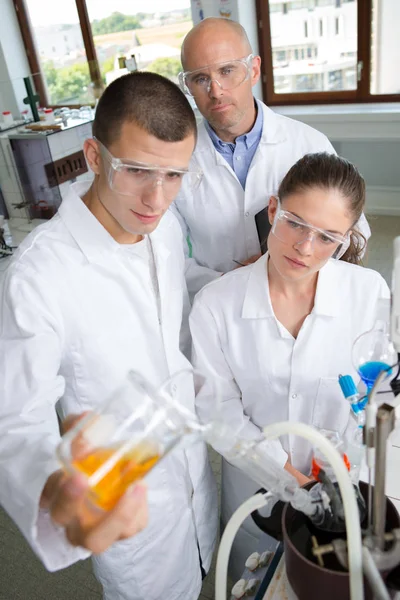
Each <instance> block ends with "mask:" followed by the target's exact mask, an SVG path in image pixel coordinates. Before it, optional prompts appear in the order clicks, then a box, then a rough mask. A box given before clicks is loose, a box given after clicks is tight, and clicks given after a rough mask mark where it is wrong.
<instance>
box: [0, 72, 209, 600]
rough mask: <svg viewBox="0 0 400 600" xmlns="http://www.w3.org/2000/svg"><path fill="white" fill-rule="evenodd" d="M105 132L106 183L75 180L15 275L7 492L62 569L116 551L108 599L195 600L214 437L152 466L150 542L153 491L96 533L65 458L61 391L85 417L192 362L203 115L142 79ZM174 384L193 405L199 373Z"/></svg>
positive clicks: (120, 89) (118, 100)
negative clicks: (188, 271) (186, 201)
mask: <svg viewBox="0 0 400 600" xmlns="http://www.w3.org/2000/svg"><path fill="white" fill-rule="evenodd" d="M160 98H162V107H159V100H160ZM93 134H94V137H93V139H90V140H87V141H86V142H85V144H84V152H85V156H86V160H87V162H88V164H89V166H90V168H91V169H92V171H93V172H94V181H93V183H92V185H90V187H89V186H88V185H84V184H75V185H74V186H72V188H71V192H70V194H69V196H68V197H67V198H66V199H65V200H64V201H63V203H62V205H61V207H60V209H59V211H58V214H57V215H56V216H55V217H54V218H53V219H52V220H51V221H49V222H48V223H47V224H45V225H43V226H41V227H38V228H37V229H36V230H35V231H34V232H33V233H32V234H31V235H30V236H28V238H27V239H26V240H25V241H24V243H23V244H22V245H21V246H20V248H19V251H18V252H17V254H16V256H15V258H14V260H13V262H12V263H11V265H10V267H9V268H8V270H7V272H6V275H5V279H4V282H3V289H2V294H1V299H0V310H1V323H0V373H1V374H2V376H1V379H0V397H1V405H0V481H1V486H0V502H1V504H3V506H4V507H5V509H6V510H7V512H8V513H9V514H10V515H11V517H12V518H13V519H14V520H15V521H16V522H17V524H18V525H19V527H20V528H21V530H22V532H23V533H24V535H25V537H26V538H27V540H28V541H29V542H30V544H31V546H32V547H33V549H34V550H35V551H36V553H37V554H38V556H39V557H40V558H41V559H42V560H43V562H44V563H45V565H46V566H47V568H48V569H49V570H55V569H60V568H63V567H65V566H67V565H69V564H71V563H72V562H74V561H76V560H78V559H79V558H81V557H83V556H87V555H88V552H87V551H85V550H83V549H82V547H84V548H87V549H88V550H89V551H93V552H95V553H98V552H103V551H104V550H106V548H109V549H108V550H107V551H105V552H104V553H103V554H100V555H98V556H96V557H94V569H95V573H96V575H97V577H98V579H99V580H100V582H101V583H102V584H103V587H104V594H105V598H106V599H107V600H161V599H164V598H168V600H195V599H196V598H197V597H198V595H199V593H200V588H201V580H202V574H204V572H205V571H207V570H208V568H209V565H210V560H211V555H212V551H213V546H214V542H215V537H216V525H217V523H216V521H217V508H216V494H215V487H214V482H213V480H212V473H211V470H210V467H209V464H208V459H207V452H206V448H205V445H204V444H198V445H196V446H193V447H190V448H187V449H177V450H175V451H174V452H173V453H171V455H170V456H169V457H167V458H166V459H165V460H163V461H162V462H161V463H160V464H159V465H158V466H157V467H156V468H155V469H154V471H153V472H152V473H151V474H150V477H149V491H148V502H149V523H148V526H147V527H146V528H145V529H144V530H143V531H141V532H140V533H138V534H137V535H136V536H135V537H134V538H131V537H129V536H131V535H132V534H133V533H136V532H137V531H138V530H139V529H141V528H143V525H144V524H145V520H146V519H145V514H143V513H144V500H143V492H141V491H140V489H139V492H133V493H132V492H130V493H129V492H128V493H127V495H126V496H125V497H124V498H123V499H122V501H121V505H118V506H117V507H116V509H115V510H114V511H112V512H111V513H110V514H108V515H107V516H106V517H105V518H104V519H103V520H102V521H101V522H100V524H98V525H97V526H96V527H94V528H93V529H91V530H89V531H87V530H86V529H84V527H83V524H82V523H81V522H80V519H79V514H80V511H79V509H80V508H81V507H82V503H83V502H84V501H85V496H86V491H87V490H86V486H85V484H84V482H82V480H81V479H80V478H74V479H67V480H65V478H63V476H62V474H60V472H59V463H58V462H57V460H56V447H57V445H58V443H59V439H60V437H59V431H58V425H57V419H56V412H55V405H56V403H57V402H58V407H57V408H58V409H59V412H60V413H61V414H62V416H63V417H65V416H67V415H71V414H80V413H83V412H85V411H90V410H92V409H95V408H97V407H100V406H101V405H102V404H103V403H104V402H105V400H107V399H108V398H110V396H111V395H112V394H113V393H114V392H115V390H116V389H118V388H119V387H120V386H121V385H123V384H124V382H126V383H127V374H128V372H129V371H130V370H134V371H136V372H138V373H140V375H141V376H142V377H143V378H144V379H145V380H147V381H149V382H150V383H151V384H152V385H153V386H156V387H157V386H159V385H161V384H162V383H163V382H164V381H166V380H167V379H168V378H169V377H171V376H172V375H173V374H174V373H177V372H179V371H182V370H185V369H186V370H187V369H190V364H189V362H188V361H187V359H186V358H185V356H184V355H183V354H182V352H181V350H180V338H181V339H182V336H181V324H182V310H183V304H184V297H185V294H186V296H187V292H186V288H185V287H184V256H183V252H182V239H181V230H180V227H179V224H178V223H177V221H176V219H175V217H174V216H173V215H172V214H171V213H170V212H169V211H168V212H167V209H168V207H169V205H170V203H171V202H172V200H173V198H174V197H175V195H176V193H177V192H178V190H179V187H180V185H181V182H182V180H185V179H186V178H188V179H190V180H191V181H192V183H194V184H195V183H196V181H197V180H198V178H199V174H198V173H197V172H190V171H188V165H189V161H190V157H191V154H192V151H193V148H194V145H195V141H196V124H195V119H194V115H193V112H192V110H191V108H190V106H189V103H188V102H187V100H186V98H185V97H184V95H183V94H182V93H181V91H180V90H179V89H178V88H177V87H176V86H175V85H174V84H173V83H171V82H170V81H168V80H167V79H164V78H163V77H160V76H158V75H155V74H151V73H138V74H130V75H127V76H125V77H122V78H120V79H118V80H116V81H114V82H113V83H112V84H111V85H110V86H109V87H108V88H107V89H106V91H105V92H104V94H103V96H102V98H101V99H100V102H99V104H98V107H97V111H96V117H95V121H94V124H93ZM127 385H128V383H127ZM173 391H174V393H175V395H176V398H177V399H178V400H179V401H180V402H182V404H184V405H185V406H187V407H188V408H190V409H193V406H194V393H193V381H192V376H191V373H190V370H189V371H188V375H187V376H186V377H180V378H178V380H177V382H176V386H174V387H173ZM137 512H138V513H139V515H138V514H135V513H137ZM117 540H120V541H117ZM113 542H116V543H114V544H113ZM110 546H111V547H110Z"/></svg>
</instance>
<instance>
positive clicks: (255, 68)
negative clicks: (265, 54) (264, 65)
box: [251, 56, 261, 86]
mask: <svg viewBox="0 0 400 600" xmlns="http://www.w3.org/2000/svg"><path fill="white" fill-rule="evenodd" d="M260 76H261V58H260V57H259V56H255V57H254V58H253V61H252V65H251V85H252V86H254V85H256V83H257V81H258V80H259V79H260Z"/></svg>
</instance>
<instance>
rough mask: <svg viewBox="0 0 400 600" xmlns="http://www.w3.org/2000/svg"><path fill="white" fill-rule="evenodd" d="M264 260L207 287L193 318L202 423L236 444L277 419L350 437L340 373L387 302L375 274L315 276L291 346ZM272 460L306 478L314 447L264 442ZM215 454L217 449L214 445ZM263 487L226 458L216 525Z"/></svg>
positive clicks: (240, 555) (339, 270)
mask: <svg viewBox="0 0 400 600" xmlns="http://www.w3.org/2000/svg"><path fill="white" fill-rule="evenodd" d="M267 259H268V255H265V256H263V257H262V258H260V259H259V260H258V261H257V262H256V263H255V264H254V265H251V266H248V267H244V268H241V269H237V270H236V271H234V272H232V273H228V274H226V275H224V276H223V277H221V278H219V279H218V280H217V281H215V282H213V283H211V284H209V285H208V286H206V287H205V288H204V289H203V290H202V291H201V292H200V293H199V294H198V295H197V296H196V299H195V302H194V306H193V310H192V313H191V316H190V328H191V333H192V338H193V365H194V367H195V368H196V369H198V370H199V371H201V372H202V374H203V375H204V376H205V377H206V380H207V381H208V386H207V385H203V387H202V388H201V390H200V392H199V393H198V395H197V397H196V408H197V411H198V413H199V415H200V417H201V419H202V420H203V421H205V422H207V421H208V419H209V418H210V417H213V416H214V415H215V414H216V406H215V403H216V400H215V391H217V392H218V394H219V401H220V403H221V404H220V411H222V415H220V418H221V417H222V418H223V421H224V422H225V423H226V424H227V425H229V426H230V427H231V428H232V431H234V432H235V433H236V434H237V435H238V436H239V437H241V438H246V439H257V438H258V437H260V435H261V429H262V427H263V426H265V425H268V424H270V423H276V422H279V421H288V420H289V421H295V422H302V423H308V424H310V425H313V426H314V427H317V428H320V429H330V430H334V431H338V432H339V433H340V434H341V435H345V437H346V436H347V435H350V433H351V431H352V430H354V428H355V426H356V425H355V421H353V419H350V408H349V403H348V402H347V401H346V400H345V399H344V397H343V394H342V392H341V389H340V386H339V383H338V376H339V374H343V375H347V374H349V375H352V376H353V377H354V380H355V381H356V382H357V381H358V380H359V377H358V376H357V373H356V371H355V368H354V366H353V361H352V346H353V343H354V341H355V339H356V338H357V337H358V336H359V335H361V334H362V333H364V332H366V331H368V330H369V329H371V328H372V327H373V325H374V322H375V318H376V314H377V307H378V299H379V298H389V295H390V294H389V289H388V286H387V284H386V282H385V281H384V279H383V278H382V277H381V276H380V275H379V273H377V272H375V271H372V270H370V269H365V268H363V267H358V266H356V265H351V264H348V263H345V262H343V261H335V260H333V259H331V260H329V261H328V262H327V264H326V265H325V266H324V267H323V268H322V269H321V271H320V272H319V277H318V285H317V291H316V297H315V304H314V308H313V310H312V312H311V314H310V315H309V316H308V317H307V318H306V320H305V321H304V323H303V325H302V327H301V330H300V332H299V334H298V336H297V339H294V338H293V336H292V335H291V334H290V333H289V332H288V331H287V330H286V329H285V327H284V326H283V325H282V324H281V323H280V322H279V321H278V320H277V319H276V317H275V315H274V312H273V308H272V304H271V300H270V296H269V286H268V278H267V269H266V264H267ZM270 445H271V448H270V455H271V456H273V458H274V459H275V460H277V461H278V462H279V463H280V465H281V466H282V467H283V466H284V465H285V463H286V461H287V460H288V459H289V460H290V462H291V464H292V465H293V466H294V467H295V468H296V469H298V470H299V471H301V472H302V473H304V474H305V475H308V474H309V473H310V468H311V459H312V448H311V446H310V444H309V443H308V442H307V441H306V440H304V439H302V438H299V437H296V436H292V435H290V436H284V437H282V438H280V441H276V442H270ZM216 449H217V450H219V448H218V447H216ZM259 487H260V486H258V485H257V484H256V483H254V482H253V481H251V480H250V479H248V478H247V477H246V475H244V474H243V473H242V472H241V471H239V470H238V469H237V468H235V467H234V466H232V465H231V464H229V463H227V462H226V461H223V471H222V508H221V512H222V520H223V522H224V523H225V524H226V522H227V520H228V519H229V518H230V516H231V515H232V513H233V511H234V510H236V508H237V507H238V506H239V505H240V504H241V503H242V502H243V501H244V500H245V499H246V498H249V497H250V496H251V495H252V494H253V493H254V492H255V491H256V490H257V489H258V488H259ZM257 533H258V534H259V531H258V530H257V528H256V526H255V525H254V524H253V523H252V522H251V520H250V519H249V520H247V521H246V524H245V526H244V528H242V529H241V531H240V532H239V534H238V537H237V539H236V542H235V545H234V551H233V555H232V560H233V565H234V566H233V569H234V572H235V575H240V573H241V572H242V570H243V567H244V562H243V561H244V560H245V559H246V557H247V556H246V553H247V555H248V554H250V553H251V552H254V551H255V550H257V542H256V541H255V539H256V538H255V536H257Z"/></svg>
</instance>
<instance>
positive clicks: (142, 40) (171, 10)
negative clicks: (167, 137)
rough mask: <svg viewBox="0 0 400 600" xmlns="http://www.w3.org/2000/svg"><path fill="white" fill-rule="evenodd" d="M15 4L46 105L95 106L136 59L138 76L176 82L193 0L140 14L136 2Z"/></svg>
mask: <svg viewBox="0 0 400 600" xmlns="http://www.w3.org/2000/svg"><path fill="white" fill-rule="evenodd" d="M14 4H15V7H16V14H17V18H18V21H19V24H20V28H21V33H22V37H23V40H24V43H25V47H26V50H27V57H28V60H29V64H30V69H31V72H32V73H35V74H37V73H40V75H39V76H36V77H35V86H36V90H37V92H38V93H39V96H40V103H41V105H42V106H49V105H50V106H74V105H77V106H79V105H82V104H88V103H90V104H94V103H95V101H96V98H98V97H99V96H100V95H101V93H102V91H103V89H104V87H105V86H106V85H108V84H109V83H110V82H111V81H112V80H113V79H115V78H116V77H119V76H120V75H122V74H123V73H126V72H127V70H128V69H127V68H126V63H125V61H126V59H132V57H133V60H131V61H130V62H131V64H132V65H135V64H136V66H137V68H138V69H140V70H144V69H146V70H151V71H154V72H157V73H160V74H161V75H165V76H167V77H169V78H171V79H172V80H174V81H177V75H178V73H179V71H180V70H181V64H180V48H181V45H182V41H183V38H184V37H185V35H186V33H187V32H188V31H189V29H190V28H191V27H192V20H191V10H190V0H175V1H174V0H171V1H170V2H168V3H165V2H164V1H163V0H159V1H156V2H153V3H149V4H152V7H150V6H149V9H148V10H147V11H146V12H135V13H133V12H132V6H136V5H139V3H136V2H131V0H118V2H114V3H113V2H109V0H64V1H63V3H62V10H60V6H59V5H58V4H57V3H56V2H53V3H50V2H48V0H14ZM166 4H168V8H166ZM182 5H183V8H182ZM153 6H154V7H155V8H153ZM282 6H283V5H282V3H281V8H282ZM156 8H158V11H157V12H155V10H156ZM116 9H117V10H118V11H121V12H118V11H117V10H116ZM153 11H154V12H153Z"/></svg>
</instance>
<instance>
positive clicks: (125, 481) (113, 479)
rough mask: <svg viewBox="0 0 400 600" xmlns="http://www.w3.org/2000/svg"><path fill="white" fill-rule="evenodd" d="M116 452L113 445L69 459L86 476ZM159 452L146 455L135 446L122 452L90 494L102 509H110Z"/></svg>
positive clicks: (154, 459) (141, 476)
mask: <svg viewBox="0 0 400 600" xmlns="http://www.w3.org/2000/svg"><path fill="white" fill-rule="evenodd" d="M115 452H116V449H115V448H103V449H97V450H94V451H93V452H92V453H90V454H88V455H86V456H85V457H83V458H80V459H77V460H74V461H73V463H72V464H73V466H74V467H75V468H76V469H77V470H79V471H80V472H81V473H84V474H85V475H87V476H88V477H90V476H91V475H93V473H95V472H96V471H97V469H99V468H100V467H101V466H102V465H103V464H104V463H105V462H106V461H107V460H108V459H109V458H111V457H112V456H113V455H114V454H115ZM159 458H160V457H159V455H157V454H153V455H150V454H149V452H145V453H144V452H143V451H142V449H140V448H136V449H134V450H131V451H130V452H127V453H126V454H124V455H123V456H122V457H121V458H120V459H119V460H118V461H117V463H116V464H115V465H113V466H112V467H111V469H110V470H109V471H108V473H107V474H106V475H104V477H103V478H102V479H101V480H100V481H99V482H98V483H97V484H96V485H94V486H93V487H92V488H91V490H92V496H93V497H94V498H93V499H94V501H95V503H96V504H97V505H98V506H100V507H101V508H103V509H104V510H111V509H112V508H113V507H114V506H115V505H116V503H117V502H118V500H119V499H120V498H121V497H122V496H123V495H124V493H125V492H126V490H127V489H128V487H129V486H130V485H132V484H133V483H134V482H135V481H137V480H138V479H142V478H143V477H144V476H145V475H146V473H147V472H148V471H150V469H151V468H152V467H153V466H154V465H155V464H156V462H157V461H158V460H159Z"/></svg>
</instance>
